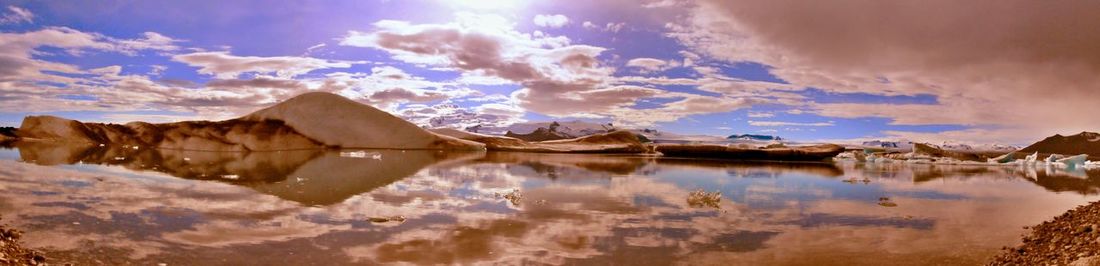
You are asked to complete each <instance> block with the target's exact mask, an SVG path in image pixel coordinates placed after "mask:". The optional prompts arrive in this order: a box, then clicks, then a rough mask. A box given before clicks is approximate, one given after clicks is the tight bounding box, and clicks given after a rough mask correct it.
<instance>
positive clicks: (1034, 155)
mask: <svg viewBox="0 0 1100 266" xmlns="http://www.w3.org/2000/svg"><path fill="white" fill-rule="evenodd" d="M1038 160H1039V152H1035V153H1032V154H1031V155H1028V156H1027V157H1025V158H1024V163H1025V164H1027V165H1034V164H1035V162H1036V161H1038Z"/></svg>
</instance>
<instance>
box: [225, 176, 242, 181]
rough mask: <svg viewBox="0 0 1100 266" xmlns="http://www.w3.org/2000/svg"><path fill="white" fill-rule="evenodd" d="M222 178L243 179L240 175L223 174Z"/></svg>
mask: <svg viewBox="0 0 1100 266" xmlns="http://www.w3.org/2000/svg"><path fill="white" fill-rule="evenodd" d="M221 178H222V179H229V180H237V179H241V176H239V175H222V176H221Z"/></svg>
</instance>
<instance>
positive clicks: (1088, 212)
mask: <svg viewBox="0 0 1100 266" xmlns="http://www.w3.org/2000/svg"><path fill="white" fill-rule="evenodd" d="M1003 250H1004V251H1003V252H1002V253H1001V254H1000V255H997V256H996V257H994V258H993V260H992V261H990V262H989V263H988V265H1078V266H1091V265H1100V201H1098V202H1092V203H1090V204H1086V205H1083V206H1078V207H1077V208H1076V209H1073V210H1069V211H1067V212H1066V213H1063V214H1062V215H1059V216H1057V217H1054V219H1052V220H1050V221H1045V222H1043V223H1042V224H1039V225H1037V226H1034V227H1032V228H1031V232H1030V233H1029V234H1027V235H1025V236H1024V238H1023V244H1020V245H1018V246H1015V247H1004V248H1003Z"/></svg>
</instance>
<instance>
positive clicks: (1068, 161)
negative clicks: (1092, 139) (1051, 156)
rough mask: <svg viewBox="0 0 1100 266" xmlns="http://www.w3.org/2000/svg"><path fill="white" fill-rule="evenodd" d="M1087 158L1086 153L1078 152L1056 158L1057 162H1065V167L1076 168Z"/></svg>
mask: <svg viewBox="0 0 1100 266" xmlns="http://www.w3.org/2000/svg"><path fill="white" fill-rule="evenodd" d="M1088 158H1089V155H1088V154H1079V155H1074V156H1070V157H1066V158H1063V159H1061V160H1058V162H1059V163H1062V164H1065V165H1066V169H1076V168H1077V167H1078V166H1084V165H1085V161H1086V160H1087V159H1088Z"/></svg>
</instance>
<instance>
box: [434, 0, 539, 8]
mask: <svg viewBox="0 0 1100 266" xmlns="http://www.w3.org/2000/svg"><path fill="white" fill-rule="evenodd" d="M440 1H442V2H443V3H446V4H449V5H451V6H452V7H454V8H458V9H469V10H516V9H520V8H522V7H523V6H524V5H525V4H526V1H524V0H440Z"/></svg>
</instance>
